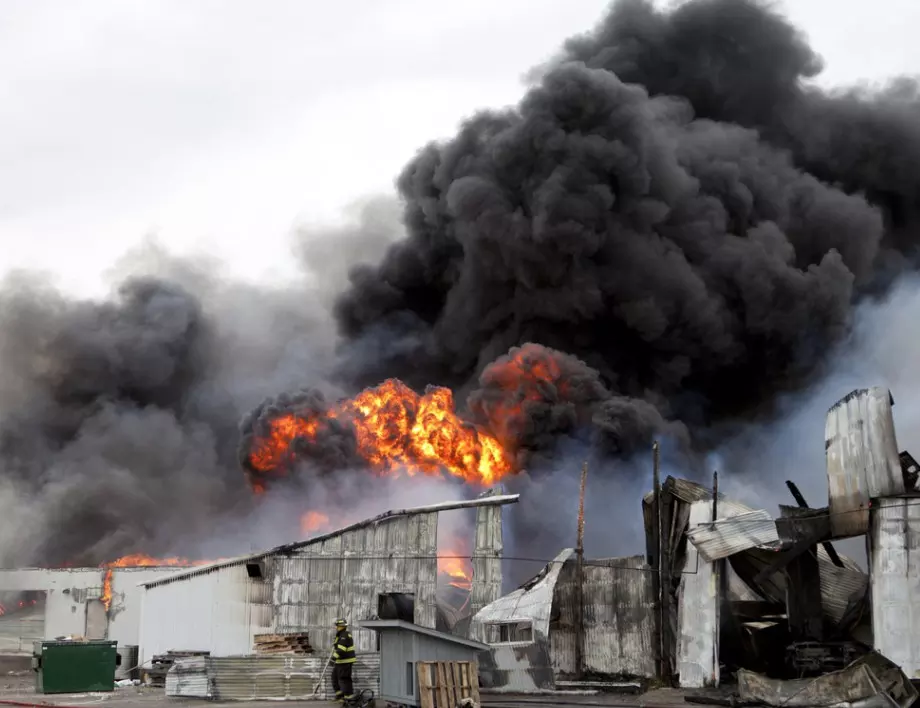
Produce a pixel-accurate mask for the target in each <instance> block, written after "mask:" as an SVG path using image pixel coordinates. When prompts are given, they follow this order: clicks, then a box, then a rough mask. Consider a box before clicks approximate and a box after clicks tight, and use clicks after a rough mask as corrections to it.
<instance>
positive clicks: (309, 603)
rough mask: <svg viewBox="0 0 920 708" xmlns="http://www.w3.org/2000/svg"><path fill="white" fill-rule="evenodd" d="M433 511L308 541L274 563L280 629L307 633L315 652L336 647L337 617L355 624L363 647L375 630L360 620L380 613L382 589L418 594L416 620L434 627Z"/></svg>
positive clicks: (370, 645) (370, 646)
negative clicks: (334, 643) (367, 627)
mask: <svg viewBox="0 0 920 708" xmlns="http://www.w3.org/2000/svg"><path fill="white" fill-rule="evenodd" d="M437 520H438V515H437V514H436V513H431V514H413V515H411V516H399V517H394V518H392V519H387V520H385V521H381V522H379V523H377V524H374V525H371V526H366V527H362V528H358V529H354V530H352V531H346V532H344V533H341V534H339V535H337V536H333V537H330V538H326V539H324V540H321V541H319V542H318V543H315V544H312V545H309V546H304V547H301V548H299V549H297V550H296V551H293V552H292V553H291V554H290V555H287V556H276V557H275V558H274V559H273V563H274V569H275V572H274V593H273V595H274V606H275V622H274V631H276V632H309V634H310V642H311V644H312V645H313V646H314V647H316V648H317V650H318V651H324V648H325V647H331V646H332V638H333V636H334V630H333V629H332V626H333V622H334V620H335V618H336V617H340V616H344V617H346V618H347V619H348V620H349V622H350V623H351V625H352V627H351V632H352V636H353V637H354V640H355V646H356V648H357V650H358V651H360V652H370V651H375V650H376V646H377V638H376V634H375V633H374V632H373V631H372V630H369V629H361V628H359V627H357V622H358V621H359V620H363V619H370V618H372V617H374V616H376V614H377V596H378V594H380V593H387V592H399V593H408V594H412V595H414V596H415V622H416V623H417V624H420V625H422V626H424V627H431V628H434V627H435V613H436V609H437V605H436V599H435V592H436V584H437V552H438V539H437V528H438V525H437Z"/></svg>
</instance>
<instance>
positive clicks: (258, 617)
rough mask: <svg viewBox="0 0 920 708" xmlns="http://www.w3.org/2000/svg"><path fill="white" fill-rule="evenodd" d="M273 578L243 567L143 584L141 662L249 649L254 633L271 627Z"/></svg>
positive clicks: (241, 652)
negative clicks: (192, 653)
mask: <svg viewBox="0 0 920 708" xmlns="http://www.w3.org/2000/svg"><path fill="white" fill-rule="evenodd" d="M271 587H272V584H271V579H270V578H268V579H265V580H260V579H253V578H250V577H249V576H248V574H247V573H246V567H245V566H240V565H237V566H229V567H222V568H215V569H213V570H212V571H211V572H209V573H206V574H204V575H196V576H193V577H191V578H187V579H186V580H185V581H184V582H181V583H169V584H166V585H157V586H154V587H149V588H144V591H143V593H142V595H141V617H140V647H141V649H140V653H141V657H140V658H141V661H142V662H144V661H147V660H149V659H150V658H151V657H152V656H153V655H155V654H162V653H165V652H166V651H168V650H170V649H173V650H177V651H180V650H188V651H210V652H211V653H212V654H214V655H217V656H221V655H223V656H227V655H232V654H246V653H249V652H250V651H252V642H253V635H255V634H259V633H263V632H270V631H272V607H271Z"/></svg>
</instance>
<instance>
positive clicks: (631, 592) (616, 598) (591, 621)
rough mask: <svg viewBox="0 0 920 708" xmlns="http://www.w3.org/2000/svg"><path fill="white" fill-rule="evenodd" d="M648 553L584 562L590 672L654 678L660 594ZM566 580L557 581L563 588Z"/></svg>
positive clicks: (586, 658)
mask: <svg viewBox="0 0 920 708" xmlns="http://www.w3.org/2000/svg"><path fill="white" fill-rule="evenodd" d="M651 570H652V569H651V568H650V567H649V566H648V564H647V563H646V562H645V557H644V556H631V557H628V558H615V559H611V560H607V561H590V562H589V563H587V564H586V565H585V566H584V595H583V597H584V603H585V605H584V646H585V650H584V652H583V654H582V655H583V656H584V661H585V666H584V669H585V671H587V672H588V673H591V674H597V675H601V676H638V677H643V678H653V677H654V676H655V675H656V673H657V671H656V666H655V656H656V647H655V640H654V637H655V606H656V601H655V593H654V586H653V580H654V578H653V576H652V573H651ZM562 585H563V584H562V583H559V584H558V585H557V586H556V592H557V594H559V593H562V592H563V587H562Z"/></svg>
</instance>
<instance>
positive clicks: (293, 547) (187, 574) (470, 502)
mask: <svg viewBox="0 0 920 708" xmlns="http://www.w3.org/2000/svg"><path fill="white" fill-rule="evenodd" d="M520 496H521V495H520V494H500V495H496V496H491V497H477V498H476V499H464V500H461V501H452V502H440V503H438V504H429V505H427V506H416V507H412V508H410V509H399V510H393V511H385V512H384V513H382V514H379V515H378V516H375V517H373V518H371V519H365V520H364V521H358V522H357V523H354V524H350V525H349V526H344V527H343V528H340V529H338V530H336V531H330V532H329V533H324V534H320V535H319V536H313V537H312V538H308V539H306V540H305V541H297V542H295V543H287V544H285V545H283V546H276V547H275V548H271V549H269V550H267V551H261V552H259V553H253V554H250V555H247V556H237V557H236V558H226V559H224V560H220V561H215V562H214V563H208V564H207V565H198V566H195V567H194V568H189V569H187V570H185V571H179V572H175V573H170V574H169V575H165V576H161V577H158V578H154V579H153V580H149V581H146V582H143V583H138V585H141V586H143V587H147V588H150V587H155V586H157V585H165V584H167V583H173V582H176V581H178V580H184V579H186V578H191V577H193V576H196V575H204V574H206V573H210V572H211V571H213V570H217V569H218V568H226V567H229V566H233V565H242V564H244V563H250V562H253V561H257V560H261V559H262V558H267V557H268V556H274V555H285V554H287V553H291V552H293V551H297V550H299V549H301V548H305V547H307V546H312V545H313V544H315V543H321V542H322V541H325V540H327V539H330V538H335V537H336V536H341V535H342V534H344V533H347V532H349V531H356V530H358V529H362V528H365V527H367V526H373V525H375V524H379V523H381V522H383V521H389V520H390V519H395V518H397V517H400V516H415V515H418V514H432V513H437V512H439V511H453V510H454V509H470V508H476V507H480V506H503V505H505V504H515V503H517V501H518V499H520Z"/></svg>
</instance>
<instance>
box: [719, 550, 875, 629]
mask: <svg viewBox="0 0 920 708" xmlns="http://www.w3.org/2000/svg"><path fill="white" fill-rule="evenodd" d="M840 558H841V560H842V561H843V564H844V566H845V567H843V568H838V567H837V566H836V565H834V563H833V562H832V561H831V559H830V557H829V556H828V555H827V551H825V550H824V548H823V547H822V546H820V545H819V546H818V573H819V575H820V578H821V605H822V608H823V609H824V614H825V616H826V617H828V619H830V620H832V621H834V622H839V621H840V620H841V619H842V617H843V614H844V612H845V610H846V607H847V604H848V603H849V600H850V598H851V597H853V595H859V594H862V593H863V592H865V589H866V584H867V583H868V577H867V576H866V573H865V572H864V571H863V570H862V569H861V568H860V567H859V565H858V564H857V563H856V562H855V561H854V560H853V559H851V558H847V557H846V556H841V557H840ZM775 560H776V554H775V553H774V552H772V551H763V550H760V549H756V548H755V549H750V550H747V551H743V552H742V553H739V554H737V555H734V556H732V557H731V559H730V561H731V563H732V567H733V568H734V569H735V570H736V571H737V572H738V575H739V576H740V577H741V579H742V580H744V581H746V582H750V583H752V584H753V579H754V578H755V577H756V576H757V574H758V573H759V572H760V571H762V570H763V569H764V568H766V567H767V566H768V565H770V564H771V563H772V562H773V561H775ZM752 587H753V585H752ZM754 589H755V590H756V591H757V592H759V593H760V595H761V596H762V597H763V598H764V599H766V600H770V601H771V602H785V597H786V578H785V575H784V574H783V573H773V575H771V576H770V577H769V578H767V579H766V580H764V581H762V582H760V583H759V584H757V586H756V587H754Z"/></svg>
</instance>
